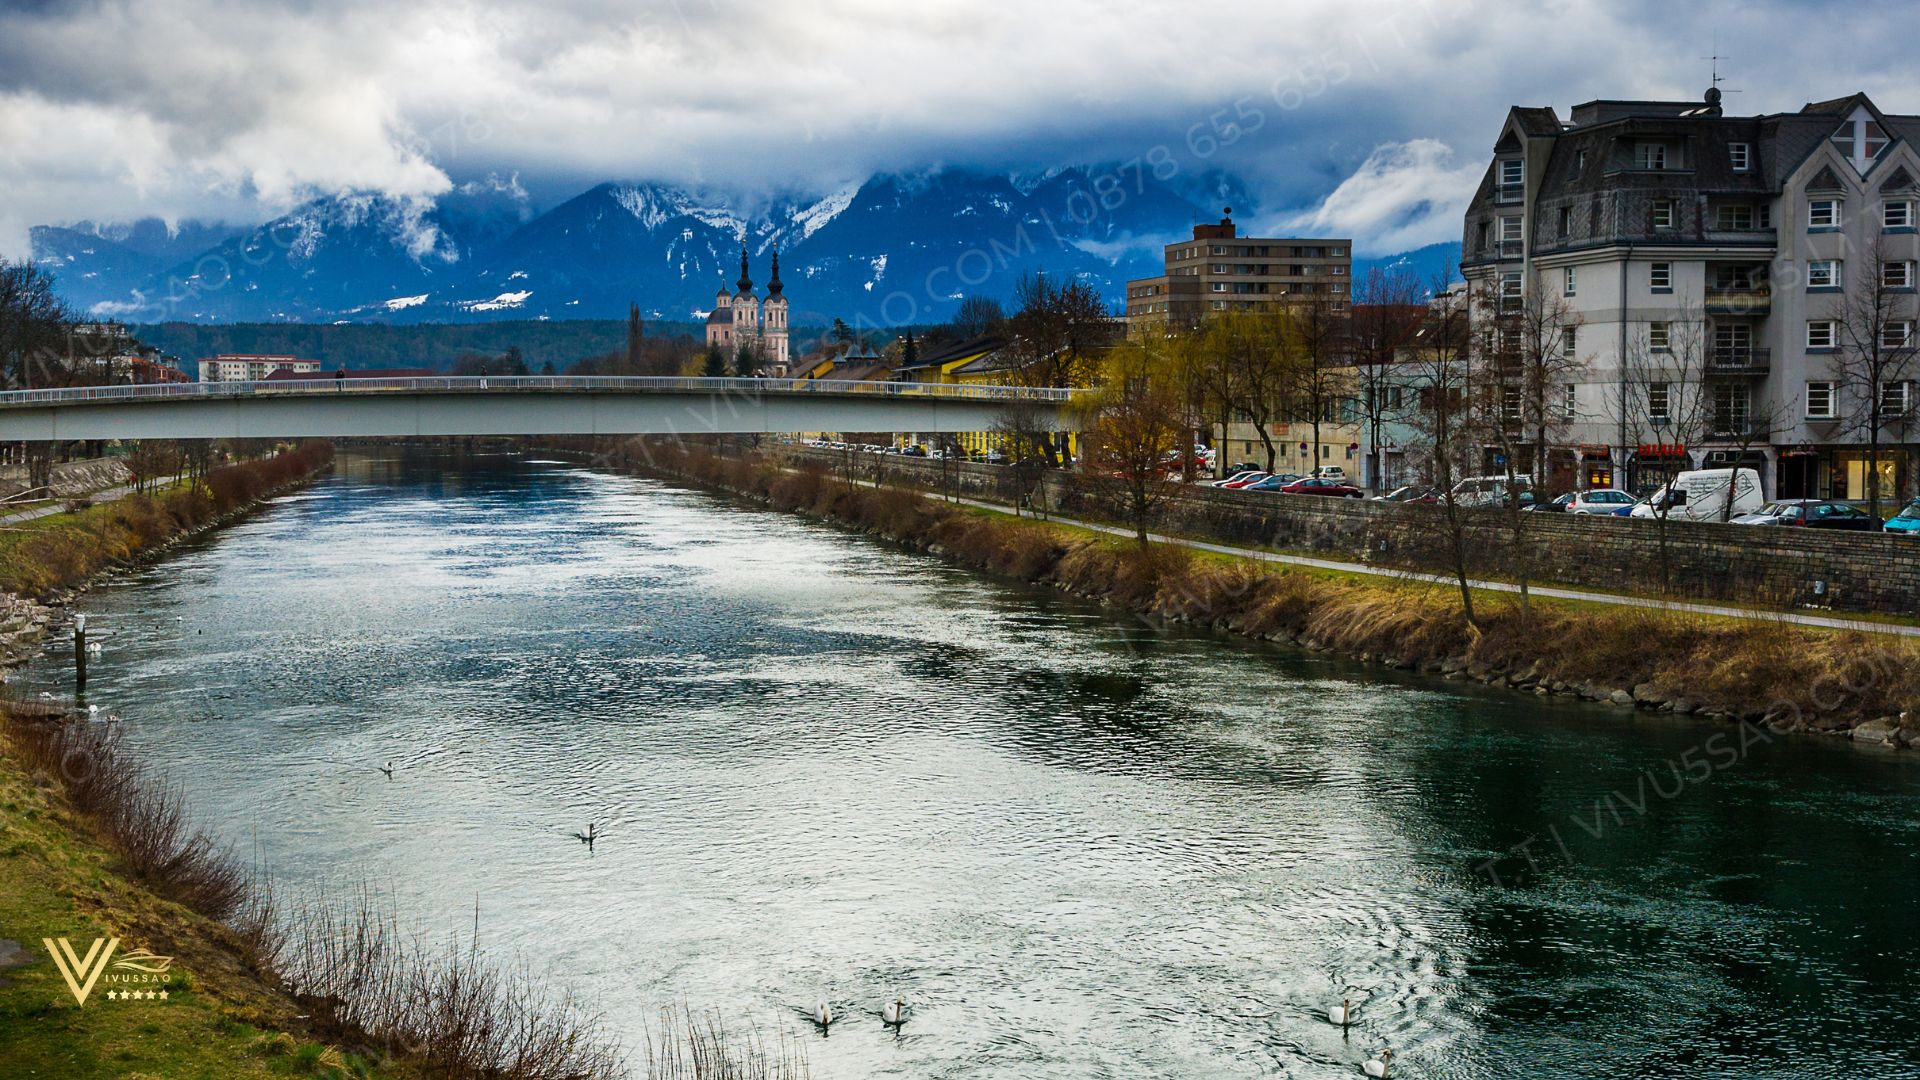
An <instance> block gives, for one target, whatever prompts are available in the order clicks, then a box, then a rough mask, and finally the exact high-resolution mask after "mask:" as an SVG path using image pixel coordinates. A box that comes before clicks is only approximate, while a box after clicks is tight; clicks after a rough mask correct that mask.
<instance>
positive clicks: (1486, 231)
mask: <svg viewBox="0 0 1920 1080" xmlns="http://www.w3.org/2000/svg"><path fill="white" fill-rule="evenodd" d="M1492 246H1493V225H1492V223H1490V222H1485V221H1483V222H1481V223H1480V250H1481V251H1486V250H1487V249H1488V248H1491V247H1492Z"/></svg>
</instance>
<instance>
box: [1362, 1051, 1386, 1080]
mask: <svg viewBox="0 0 1920 1080" xmlns="http://www.w3.org/2000/svg"><path fill="white" fill-rule="evenodd" d="M1392 1064H1393V1051H1392V1050H1391V1049H1388V1048H1387V1047H1384V1046H1383V1047H1381V1048H1380V1056H1379V1057H1377V1058H1373V1059H1371V1060H1369V1061H1366V1062H1364V1063H1362V1064H1361V1066H1360V1071H1361V1072H1363V1073H1366V1074H1367V1075H1368V1076H1373V1077H1379V1078H1381V1080H1385V1077H1386V1075H1387V1069H1388V1068H1389V1067H1390V1066H1391V1065H1392Z"/></svg>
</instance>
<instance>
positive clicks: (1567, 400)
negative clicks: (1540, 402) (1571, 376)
mask: <svg viewBox="0 0 1920 1080" xmlns="http://www.w3.org/2000/svg"><path fill="white" fill-rule="evenodd" d="M1579 415H1580V388H1579V387H1578V386H1575V385H1574V384H1573V383H1568V384H1567V385H1566V388H1565V390H1564V391H1563V392H1562V393H1561V395H1560V416H1561V418H1562V419H1565V420H1572V419H1574V418H1575V417H1577V416H1579Z"/></svg>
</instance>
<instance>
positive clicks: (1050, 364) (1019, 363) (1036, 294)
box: [1007, 274, 1117, 464]
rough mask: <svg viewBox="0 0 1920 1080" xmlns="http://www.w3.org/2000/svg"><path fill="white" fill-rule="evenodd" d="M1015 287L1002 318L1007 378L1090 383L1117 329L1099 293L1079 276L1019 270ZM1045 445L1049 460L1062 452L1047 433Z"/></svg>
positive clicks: (1055, 383)
mask: <svg viewBox="0 0 1920 1080" xmlns="http://www.w3.org/2000/svg"><path fill="white" fill-rule="evenodd" d="M1015 288H1016V293H1017V295H1018V296H1019V299H1020V310H1019V311H1017V312H1015V313H1014V315H1013V317H1012V318H1011V319H1009V320H1008V321H1007V330H1008V332H1009V334H1010V335H1011V337H1012V341H1011V342H1010V343H1009V344H1008V346H1007V349H1008V352H1009V353H1010V354H1011V359H1012V360H1013V367H1012V369H1011V370H1012V377H1013V379H1014V380H1015V381H1016V382H1017V383H1018V384H1020V385H1022V386H1034V387H1072V386H1087V385H1090V384H1091V383H1092V381H1093V376H1094V368H1095V366H1096V363H1097V360H1098V357H1099V355H1100V354H1101V353H1102V352H1103V351H1104V350H1105V349H1106V348H1107V347H1108V346H1109V345H1110V344H1112V342H1113V340H1114V338H1115V337H1116V330H1117V324H1116V323H1115V321H1114V318H1113V315H1112V313H1110V312H1109V311H1108V310H1107V306H1106V302H1105V301H1104V300H1102V299H1101V298H1100V294H1099V293H1098V292H1096V291H1094V289H1093V288H1092V287H1091V286H1089V285H1087V284H1086V283H1085V282H1082V281H1078V280H1073V281H1068V282H1066V283H1064V284H1056V283H1054V282H1053V281H1052V280H1051V279H1049V278H1048V277H1047V276H1046V275H1044V274H1038V275H1031V276H1023V277H1022V278H1021V279H1020V283H1019V284H1018V285H1017V286H1016V287H1015ZM1045 446H1046V451H1047V460H1048V462H1049V463H1050V464H1057V463H1059V462H1060V460H1061V459H1062V458H1064V457H1065V454H1066V448H1065V445H1064V440H1062V439H1060V438H1057V437H1050V438H1048V439H1047V441H1046V444H1045Z"/></svg>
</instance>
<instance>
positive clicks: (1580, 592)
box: [929, 494, 1920, 637]
mask: <svg viewBox="0 0 1920 1080" xmlns="http://www.w3.org/2000/svg"><path fill="white" fill-rule="evenodd" d="M929 497H931V498H941V497H942V496H940V495H937V494H935V495H931V496H929ZM1302 497H1303V498H1304V497H1305V496H1302ZM954 501H956V502H958V503H960V504H961V505H964V506H972V507H975V508H977V509H981V510H992V511H995V512H997V513H1007V512H1008V510H1009V508H1008V507H1007V506H1006V505H1005V504H1003V503H992V502H986V501H983V500H979V499H964V498H963V499H956V500H954ZM1040 520H1044V521H1054V522H1058V523H1060V524H1062V525H1071V526H1073V527H1074V528H1076V529H1090V530H1092V531H1094V532H1098V533H1107V534H1109V535H1112V536H1125V537H1129V538H1131V537H1132V536H1133V530H1132V529H1126V528H1121V527H1119V526H1116V525H1102V524H1098V523H1095V522H1091V521H1080V520H1078V519H1076V518H1069V517H1062V516H1060V515H1058V514H1051V515H1048V516H1047V517H1045V518H1042V519H1040ZM1147 537H1148V539H1150V540H1152V541H1154V542H1155V543H1158V544H1172V545H1174V546H1176V547H1183V548H1190V549H1192V550H1194V551H1210V552H1214V553H1216V554H1220V555H1236V556H1239V557H1241V558H1244V559H1257V560H1259V561H1260V562H1270V563H1285V564H1287V565H1290V566H1311V567H1317V568H1319V569H1322V570H1341V571H1344V572H1346V573H1349V574H1368V575H1371V576H1373V577H1383V578H1393V579H1395V580H1398V581H1425V582H1431V583H1433V584H1436V585H1445V586H1447V587H1448V588H1457V587H1458V582H1457V581H1456V580H1455V579H1454V578H1453V577H1451V576H1449V575H1446V574H1424V573H1420V572H1418V571H1413V570H1396V569H1392V568H1390V567H1380V566H1371V565H1369V564H1367V563H1356V562H1342V561H1340V560H1338V559H1317V558H1314V557H1312V556H1310V555H1283V554H1281V553H1279V552H1275V551H1262V550H1261V549H1259V548H1245V547H1234V546H1232V545H1229V544H1214V543H1209V542H1207V541H1205V540H1190V539H1187V538H1186V537H1183V536H1166V535H1163V534H1161V533H1148V534H1147ZM1467 583H1468V584H1469V585H1471V586H1472V587H1473V588H1475V589H1478V590H1481V591H1484V592H1498V593H1518V592H1519V591H1520V586H1518V585H1515V584H1513V583H1511V582H1506V581H1482V580H1477V579H1473V578H1469V579H1467ZM1527 591H1528V592H1529V593H1530V594H1532V595H1534V596H1544V597H1551V598H1552V599H1555V600H1584V601H1587V602H1589V603H1594V604H1611V605H1614V606H1616V607H1637V608H1654V609H1656V610H1659V611H1679V612H1685V613H1687V614H1691V615H1718V616H1721V617H1723V618H1729V619H1751V620H1753V621H1756V622H1777V623H1791V624H1794V625H1796V626H1817V627H1820V628H1822V629H1827V630H1858V631H1860V632H1862V633H1868V634H1891V635H1895V636H1898V637H1920V626H1910V625H1905V624H1901V623H1884V622H1874V621H1872V620H1869V619H1849V618H1846V617H1844V616H1837V615H1810V614H1805V613H1802V612H1797V611H1763V610H1759V609H1756V608H1743V607H1727V606H1723V605H1719V604H1695V603H1689V602H1686V601H1683V600H1654V599H1649V598H1647V597H1641V596H1621V595H1619V594H1617V593H1604V592H1589V591H1588V590H1585V589H1568V588H1562V587H1560V586H1555V585H1534V586H1531V587H1529V588H1528V590H1527Z"/></svg>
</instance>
